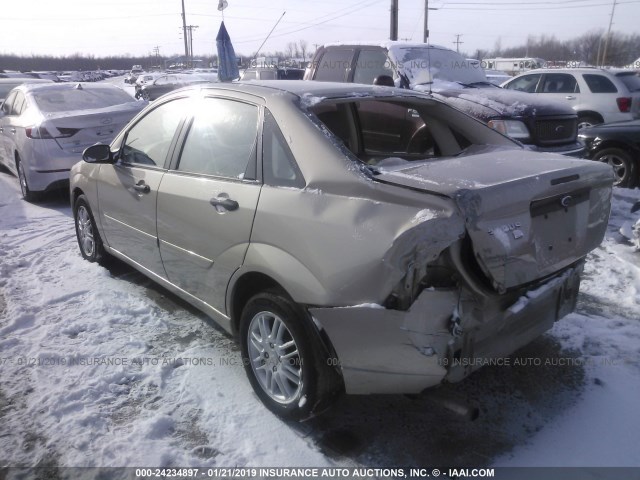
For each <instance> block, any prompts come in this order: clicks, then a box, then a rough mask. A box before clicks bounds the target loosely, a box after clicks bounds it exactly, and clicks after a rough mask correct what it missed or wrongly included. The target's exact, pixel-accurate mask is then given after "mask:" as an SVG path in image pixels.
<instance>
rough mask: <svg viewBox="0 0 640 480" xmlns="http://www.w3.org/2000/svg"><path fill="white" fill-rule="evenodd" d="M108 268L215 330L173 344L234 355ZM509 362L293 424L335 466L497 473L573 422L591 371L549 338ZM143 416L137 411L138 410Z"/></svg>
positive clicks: (138, 279) (152, 287)
mask: <svg viewBox="0 0 640 480" xmlns="http://www.w3.org/2000/svg"><path fill="white" fill-rule="evenodd" d="M107 268H108V270H109V272H110V273H111V275H112V276H114V277H116V278H119V279H121V280H124V281H127V282H130V283H132V284H134V285H137V286H142V287H144V288H145V295H146V297H147V298H148V299H149V300H150V301H151V302H152V303H154V304H155V305H156V306H158V307H159V308H161V309H163V310H165V311H166V312H168V313H175V312H179V311H180V310H182V309H183V310H187V311H188V312H189V313H191V314H193V315H194V316H196V317H197V318H198V319H200V320H202V321H203V322H205V323H206V324H207V325H208V326H211V327H212V329H213V330H211V331H209V332H208V333H207V332H206V330H207V329H206V328H205V329H204V331H203V330H202V329H200V328H198V329H197V330H196V331H194V332H191V333H190V334H189V335H187V336H185V337H184V338H182V337H180V338H177V337H176V338H172V341H173V342H178V343H180V344H181V345H182V347H183V348H188V347H189V346H193V344H194V343H198V342H202V341H203V338H205V337H207V338H208V337H210V336H211V335H213V336H216V337H218V335H221V336H222V337H218V338H220V339H222V338H225V339H227V340H228V343H229V345H227V346H226V347H225V348H230V349H232V350H236V348H234V347H236V345H235V344H234V343H233V340H232V339H231V338H230V337H229V336H228V335H227V334H226V333H224V332H223V331H222V329H220V328H219V327H217V325H215V323H214V322H213V321H212V320H211V319H209V317H207V316H206V315H205V314H203V313H202V312H200V311H199V310H197V309H195V308H194V307H192V306H191V305H189V304H188V303H186V302H184V301H183V300H181V299H180V298H178V297H177V296H176V295H174V294H172V293H171V292H169V291H168V290H166V289H164V288H163V287H161V286H160V285H158V284H157V283H155V282H153V281H151V280H149V279H147V277H145V276H144V275H142V274H141V273H139V272H137V271H136V270H135V269H133V268H132V267H130V266H128V265H127V264H125V263H124V262H121V261H119V260H116V259H113V260H111V261H110V262H109V264H108V265H107ZM163 338H165V339H166V335H164V334H163ZM216 343H217V344H218V345H221V344H222V343H224V344H226V343H227V342H226V341H225V342H220V341H217V342H216ZM508 358H509V363H510V365H509V366H485V367H483V368H481V369H480V370H478V371H476V372H475V373H473V374H472V375H471V376H470V377H468V378H467V379H465V380H464V381H463V382H461V383H458V384H447V385H442V386H441V387H438V388H436V389H432V390H431V391H428V392H426V393H424V394H421V395H412V396H405V395H368V396H355V395H354V396H343V397H342V398H341V399H340V400H339V401H338V402H337V403H336V404H335V405H334V406H333V408H331V409H330V410H329V411H327V412H325V413H323V414H322V415H319V416H317V417H315V418H312V419H310V420H308V421H306V422H304V423H295V422H287V424H288V426H289V427H290V428H291V429H292V430H294V431H296V432H297V433H298V434H299V435H300V436H301V437H304V438H306V439H307V440H308V441H311V442H312V443H313V444H315V445H316V446H317V447H318V448H319V449H320V450H321V451H322V452H323V453H324V454H325V455H327V456H328V457H330V458H332V459H334V460H335V461H336V462H337V463H342V462H346V463H348V464H356V465H364V466H371V467H388V466H389V465H403V466H416V467H424V466H439V465H442V466H444V465H456V466H459V467H461V468H466V467H469V468H471V467H481V466H489V465H491V464H492V460H493V459H494V458H496V457H498V456H500V455H503V454H506V453H508V452H509V451H511V450H512V449H513V448H514V447H516V446H518V445H523V444H526V443H527V441H528V439H529V438H530V437H531V436H532V435H534V434H535V433H536V432H538V431H539V430H541V429H542V428H544V427H545V426H548V425H550V424H552V422H553V420H554V418H555V417H557V416H558V415H560V414H562V413H563V412H566V411H567V409H569V408H570V407H571V406H572V405H573V404H575V402H576V401H577V400H578V398H579V397H580V395H581V392H582V391H583V389H584V387H585V384H586V381H587V380H586V375H585V371H584V366H583V365H581V364H580V362H579V361H578V359H579V352H575V351H569V350H565V349H563V348H562V347H561V346H560V344H559V342H558V341H557V340H556V339H554V338H553V337H552V336H550V335H544V336H542V337H540V338H538V339H537V340H535V341H534V342H532V343H531V344H529V345H528V346H526V347H524V348H522V349H520V350H519V351H517V352H516V353H515V354H513V355H512V356H510V357H508ZM571 360H576V361H573V362H572V361H571ZM561 363H563V364H562V365H560V364H561ZM238 368H241V367H238ZM434 390H435V391H436V392H437V394H438V395H439V396H440V397H448V398H452V399H455V400H457V401H458V402H462V403H466V404H469V405H472V406H475V407H477V408H478V409H479V412H480V415H479V418H478V419H477V420H475V421H470V420H467V419H465V418H463V417H461V416H459V415H456V414H454V413H451V412H450V411H449V410H446V409H445V408H443V407H442V406H441V405H439V404H438V403H437V402H434V400H433V399H432V395H431V392H433V391H434ZM151 397H153V395H151V396H150V397H149V398H147V399H146V400H145V401H147V402H151V403H154V402H156V401H160V402H161V401H162V397H161V396H156V397H155V398H151ZM255 401H256V402H258V400H257V398H255ZM134 403H135V402H134ZM141 407H142V406H141V405H137V404H136V405H131V408H132V409H133V410H137V409H139V408H141ZM148 407H149V406H148ZM149 408H155V407H153V406H151V407H149ZM125 410H126V409H125ZM133 410H132V411H127V412H125V411H124V410H123V412H122V413H123V415H124V418H123V419H122V421H129V420H130V418H131V417H132V416H135V411H133ZM192 413H193V414H194V415H196V414H197V413H198V412H192ZM114 420H116V422H117V421H118V419H114ZM197 423H198V422H197V419H196V421H195V424H197ZM190 428H193V426H192V427H190ZM203 435H206V434H203ZM178 436H179V437H180V438H182V436H181V435H178ZM182 440H183V442H184V445H183V446H184V447H191V446H192V445H191V444H192V443H193V442H191V441H188V439H186V438H182ZM196 443H197V442H196ZM200 443H201V444H205V443H206V442H202V441H201V442H200Z"/></svg>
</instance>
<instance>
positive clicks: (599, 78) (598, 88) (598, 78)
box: [583, 73, 618, 93]
mask: <svg viewBox="0 0 640 480" xmlns="http://www.w3.org/2000/svg"><path fill="white" fill-rule="evenodd" d="M583 77H584V81H585V82H587V86H588V87H589V90H591V92H592V93H618V89H617V88H616V86H615V85H614V84H613V82H612V81H611V80H609V79H608V78H607V77H605V76H604V75H594V74H591V73H585V74H584V75H583Z"/></svg>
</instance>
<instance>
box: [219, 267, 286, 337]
mask: <svg viewBox="0 0 640 480" xmlns="http://www.w3.org/2000/svg"><path fill="white" fill-rule="evenodd" d="M267 290H277V291H280V292H282V293H284V294H285V295H287V296H288V297H289V298H290V297H291V296H290V295H289V293H288V292H287V291H286V290H285V288H284V287H283V286H282V285H280V284H279V283H278V282H277V281H276V280H274V279H273V278H271V277H270V276H269V275H266V274H264V273H262V272H257V271H250V272H246V273H243V274H242V275H241V276H240V277H238V278H237V279H236V280H235V282H234V284H233V286H232V287H231V294H230V295H229V298H228V300H227V305H228V308H227V310H228V312H229V318H231V330H232V333H233V334H234V335H237V334H238V331H239V326H240V317H241V315H242V309H243V308H244V306H245V305H246V303H247V302H248V301H249V299H250V298H251V297H253V296H254V295H256V294H258V293H260V292H264V291H267Z"/></svg>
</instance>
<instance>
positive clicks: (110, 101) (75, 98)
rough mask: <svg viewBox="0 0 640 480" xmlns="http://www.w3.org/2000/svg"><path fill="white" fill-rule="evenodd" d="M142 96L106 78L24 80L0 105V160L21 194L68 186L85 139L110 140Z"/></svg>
mask: <svg viewBox="0 0 640 480" xmlns="http://www.w3.org/2000/svg"><path fill="white" fill-rule="evenodd" d="M145 105H146V102H136V101H135V100H134V99H133V98H132V97H131V96H130V95H129V94H128V93H126V92H125V91H124V90H122V89H121V88H118V87H116V86H114V85H109V84H100V85H93V84H91V85H90V84H84V83H77V84H70V83H48V82H47V83H42V84H35V83H29V84H24V85H21V86H19V87H16V88H14V89H13V90H12V91H11V92H10V93H9V94H8V95H7V98H6V99H5V101H4V102H3V103H2V106H1V107H0V162H2V164H4V165H5V166H6V167H7V168H8V169H9V170H11V171H12V172H13V173H14V174H15V175H17V176H18V178H19V180H20V187H21V189H22V195H23V197H24V198H25V199H26V200H28V201H34V200H37V199H38V197H39V196H40V194H41V193H42V192H45V191H47V190H51V189H54V188H58V187H67V185H68V182H69V170H70V169H71V166H72V165H73V164H74V163H76V162H77V161H78V160H79V159H80V157H81V156H82V152H83V150H84V149H85V148H87V147H88V146H89V145H93V144H94V143H96V142H107V143H108V142H110V141H111V140H113V137H115V135H116V134H117V133H118V132H119V131H120V130H121V129H122V128H123V127H124V125H125V124H126V123H127V122H128V121H129V120H131V118H132V117H133V116H134V115H135V114H136V113H138V112H139V111H140V110H141V109H142V108H144V106H145Z"/></svg>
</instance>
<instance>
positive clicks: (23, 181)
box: [16, 155, 42, 203]
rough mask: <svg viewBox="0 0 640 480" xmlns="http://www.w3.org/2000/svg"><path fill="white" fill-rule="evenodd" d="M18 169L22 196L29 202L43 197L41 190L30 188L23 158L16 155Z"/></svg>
mask: <svg viewBox="0 0 640 480" xmlns="http://www.w3.org/2000/svg"><path fill="white" fill-rule="evenodd" d="M16 170H18V182H19V183H20V190H21V191H22V198H24V199H25V201H27V202H31V203H33V202H37V201H38V200H40V198H41V197H42V193H41V192H34V191H32V190H31V189H30V188H29V182H27V175H26V173H25V171H24V166H23V165H22V160H20V157H19V156H17V155H16Z"/></svg>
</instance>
